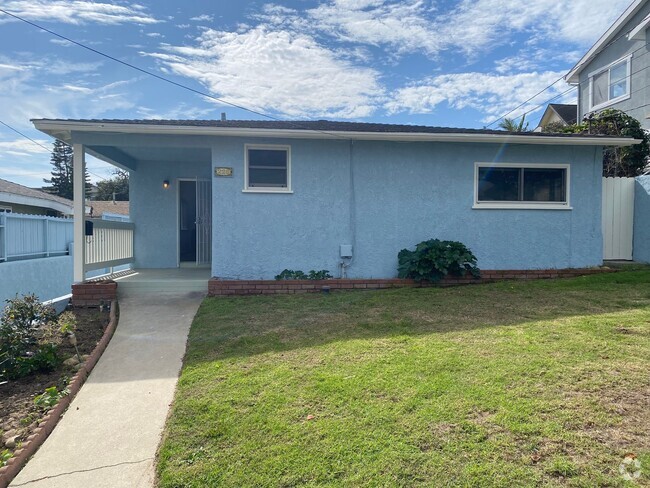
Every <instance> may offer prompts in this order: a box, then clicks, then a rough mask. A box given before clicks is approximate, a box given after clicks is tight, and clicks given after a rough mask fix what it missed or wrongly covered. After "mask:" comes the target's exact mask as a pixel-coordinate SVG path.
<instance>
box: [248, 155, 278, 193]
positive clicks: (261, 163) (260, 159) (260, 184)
mask: <svg viewBox="0 0 650 488" xmlns="http://www.w3.org/2000/svg"><path fill="white" fill-rule="evenodd" d="M248 187H249V188H286V187H287V150H286V149H248Z"/></svg>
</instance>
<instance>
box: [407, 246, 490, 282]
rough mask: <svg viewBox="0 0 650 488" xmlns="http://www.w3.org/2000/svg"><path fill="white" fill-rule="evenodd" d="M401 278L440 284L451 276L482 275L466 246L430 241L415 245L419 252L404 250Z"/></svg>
mask: <svg viewBox="0 0 650 488" xmlns="http://www.w3.org/2000/svg"><path fill="white" fill-rule="evenodd" d="M397 260H398V263H399V264H398V274H399V277H400V278H412V279H414V280H417V281H432V282H436V281H440V280H441V279H442V278H444V277H445V276H447V275H448V274H451V275H455V276H465V274H467V273H468V272H469V273H471V274H472V276H474V277H475V278H478V277H480V276H481V274H480V273H481V272H480V270H479V269H478V267H477V266H476V256H474V254H472V251H470V250H469V249H468V248H467V247H466V246H465V245H464V244H462V243H460V242H456V241H441V240H439V239H429V240H428V241H423V242H420V243H419V244H418V245H417V246H415V251H409V250H408V249H402V250H401V251H400V252H399V254H398V255H397Z"/></svg>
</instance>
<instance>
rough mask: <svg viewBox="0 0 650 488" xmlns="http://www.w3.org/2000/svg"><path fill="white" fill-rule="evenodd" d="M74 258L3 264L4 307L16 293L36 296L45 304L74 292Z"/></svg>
mask: <svg viewBox="0 0 650 488" xmlns="http://www.w3.org/2000/svg"><path fill="white" fill-rule="evenodd" d="M71 286H72V256H71V255H70V256H60V257H54V258H42V259H27V260H25V261H10V262H8V263H0V308H2V307H3V306H4V301H5V300H6V299H8V298H14V297H15V296H16V294H18V295H24V294H27V293H34V294H35V295H36V296H37V297H38V298H39V299H40V300H41V301H46V300H51V299H53V298H57V297H60V296H63V295H67V294H69V293H70V287H71Z"/></svg>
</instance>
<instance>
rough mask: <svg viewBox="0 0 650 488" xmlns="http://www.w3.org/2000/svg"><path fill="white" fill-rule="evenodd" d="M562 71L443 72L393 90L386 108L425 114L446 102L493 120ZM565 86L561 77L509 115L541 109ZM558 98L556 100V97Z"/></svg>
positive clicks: (537, 90)
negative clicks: (560, 79)
mask: <svg viewBox="0 0 650 488" xmlns="http://www.w3.org/2000/svg"><path fill="white" fill-rule="evenodd" d="M563 74H564V72H558V71H546V72H542V73H536V72H532V73H517V74H511V75H494V74H485V73H458V74H445V75H439V76H435V77H431V78H428V79H426V80H423V81H422V82H420V83H417V84H414V85H412V86H408V87H405V88H401V89H398V90H396V92H395V93H394V94H393V97H392V99H391V101H390V102H388V103H386V109H387V110H388V111H389V112H390V113H397V112H409V113H412V114H425V113H431V112H433V111H434V110H435V109H436V107H437V106H438V105H440V104H441V103H443V102H446V103H447V104H448V105H449V106H450V107H452V108H455V109H458V110H461V109H465V108H470V109H474V110H477V111H479V112H481V113H482V114H483V115H484V117H483V119H482V122H488V121H492V120H493V119H494V118H496V117H499V116H501V115H503V114H504V113H506V112H508V111H510V110H512V109H513V108H514V107H516V106H518V105H519V104H521V103H524V102H525V101H526V100H527V99H529V98H531V97H533V96H534V95H535V94H536V93H538V92H539V91H541V90H542V89H543V88H545V87H546V86H547V85H550V84H551V83H553V82H554V81H556V80H557V79H558V78H560V77H561V76H562V75H563ZM567 89H568V86H567V85H566V84H564V82H563V81H560V82H558V83H557V84H556V85H554V86H553V88H551V89H550V90H547V91H545V92H544V93H542V94H541V95H539V96H536V97H535V98H533V99H532V100H530V101H528V102H526V104H525V105H524V106H522V107H521V108H519V109H517V110H516V111H514V112H512V113H511V114H510V115H508V117H510V118H516V117H519V116H521V114H522V113H524V112H528V111H536V110H540V109H541V108H543V107H536V106H537V105H540V104H543V105H545V103H544V102H545V101H546V100H548V99H549V98H550V97H553V96H555V95H559V94H560V93H562V92H564V91H565V90H567ZM556 101H557V100H556Z"/></svg>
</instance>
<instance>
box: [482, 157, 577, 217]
mask: <svg viewBox="0 0 650 488" xmlns="http://www.w3.org/2000/svg"><path fill="white" fill-rule="evenodd" d="M479 168H521V169H526V168H531V169H563V170H565V175H566V176H565V183H564V184H565V201H564V202H535V201H479V199H478V183H479V180H478V178H479ZM472 208H474V209H514V210H572V209H573V207H571V165H570V164H568V163H561V164H557V163H552V164H551V163H548V164H547V163H488V162H476V163H474V204H473V205H472Z"/></svg>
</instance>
